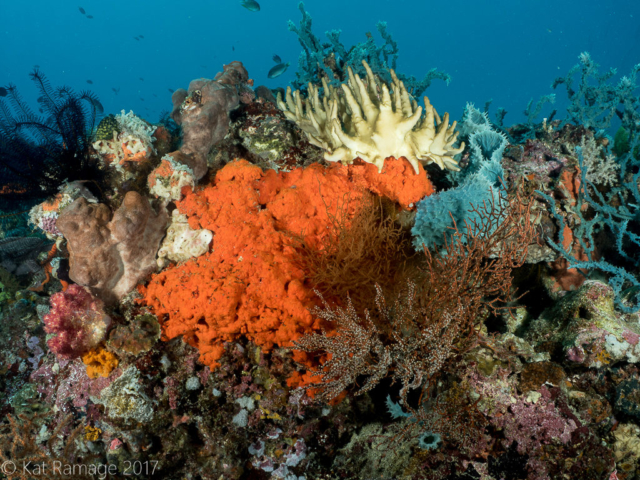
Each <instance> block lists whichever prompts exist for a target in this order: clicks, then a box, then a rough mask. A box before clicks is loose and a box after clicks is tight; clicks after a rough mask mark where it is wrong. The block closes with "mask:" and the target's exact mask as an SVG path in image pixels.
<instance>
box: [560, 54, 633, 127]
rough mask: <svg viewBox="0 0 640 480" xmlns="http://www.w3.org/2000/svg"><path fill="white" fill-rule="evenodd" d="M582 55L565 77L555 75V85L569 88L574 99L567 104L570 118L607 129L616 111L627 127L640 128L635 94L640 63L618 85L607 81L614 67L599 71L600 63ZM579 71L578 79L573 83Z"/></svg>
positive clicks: (586, 124) (614, 72) (577, 123)
mask: <svg viewBox="0 0 640 480" xmlns="http://www.w3.org/2000/svg"><path fill="white" fill-rule="evenodd" d="M579 59H580V63H578V64H577V65H575V66H574V67H573V68H571V70H569V73H568V74H567V76H566V77H559V78H556V80H555V81H554V82H553V85H552V87H553V88H557V87H558V85H564V86H565V87H566V89H567V95H568V96H569V101H570V102H571V103H570V105H569V107H568V108H567V113H568V117H567V120H568V121H570V122H573V123H575V124H576V125H584V126H585V127H592V128H596V129H606V128H609V127H610V126H611V120H612V119H613V118H614V115H616V116H618V117H619V118H620V121H621V122H622V126H623V127H624V128H625V129H626V130H628V131H630V132H632V133H633V132H638V131H640V97H638V96H635V95H634V94H633V92H634V91H635V90H636V89H637V88H638V86H637V84H636V76H637V74H638V72H639V71H640V64H637V65H636V66H634V67H633V68H632V69H631V72H630V73H629V75H627V76H624V77H622V78H621V79H620V81H619V82H618V84H617V85H611V84H609V83H608V82H609V80H610V79H611V77H613V76H614V75H615V74H616V73H617V70H616V69H615V68H610V69H609V70H607V71H606V72H605V73H603V74H600V73H599V72H598V67H599V65H598V64H597V63H595V62H594V61H593V60H592V59H591V55H589V53H588V52H583V53H581V54H580V56H579ZM576 74H578V83H577V84H576V85H574V76H575V75H576Z"/></svg>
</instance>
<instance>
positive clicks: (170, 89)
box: [167, 88, 175, 93]
mask: <svg viewBox="0 0 640 480" xmlns="http://www.w3.org/2000/svg"><path fill="white" fill-rule="evenodd" d="M167 90H169V93H173V92H174V91H175V90H173V89H172V88H167Z"/></svg>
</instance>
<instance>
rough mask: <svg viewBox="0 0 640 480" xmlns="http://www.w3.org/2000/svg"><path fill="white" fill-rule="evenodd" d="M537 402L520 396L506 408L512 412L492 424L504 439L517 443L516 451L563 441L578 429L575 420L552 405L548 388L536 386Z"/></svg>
mask: <svg viewBox="0 0 640 480" xmlns="http://www.w3.org/2000/svg"><path fill="white" fill-rule="evenodd" d="M540 393H541V395H540V397H539V398H538V399H537V401H535V403H534V401H533V400H529V399H523V398H520V399H518V401H516V403H514V404H513V405H511V406H510V407H509V410H510V412H511V414H512V415H502V416H500V417H496V418H494V419H493V423H494V424H495V425H496V426H498V427H501V428H503V429H504V435H505V437H506V439H507V442H513V441H515V442H517V443H518V452H519V453H520V454H522V455H524V454H529V453H530V452H532V451H535V450H537V449H539V448H540V447H541V446H542V445H544V444H550V443H555V442H560V443H563V444H567V443H569V442H570V440H571V433H572V432H573V431H574V430H576V429H577V428H578V425H576V422H575V421H574V420H573V419H571V418H566V417H565V416H563V415H562V414H561V412H560V411H559V410H558V409H557V408H556V405H555V404H554V402H553V400H552V399H551V398H550V397H551V395H550V394H549V391H548V389H547V388H546V387H545V386H543V387H542V388H541V389H540Z"/></svg>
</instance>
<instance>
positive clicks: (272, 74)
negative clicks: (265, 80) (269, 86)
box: [267, 63, 291, 78]
mask: <svg viewBox="0 0 640 480" xmlns="http://www.w3.org/2000/svg"><path fill="white" fill-rule="evenodd" d="M289 65H291V64H290V63H279V64H278V65H276V66H275V67H273V68H272V69H271V70H269V73H268V74H267V77H269V78H276V77H279V76H280V75H282V74H283V73H284V72H286V71H287V68H289Z"/></svg>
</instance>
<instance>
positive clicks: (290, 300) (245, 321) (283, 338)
mask: <svg viewBox="0 0 640 480" xmlns="http://www.w3.org/2000/svg"><path fill="white" fill-rule="evenodd" d="M389 165H390V168H389V171H390V172H391V173H389V174H384V173H383V174H378V173H377V172H375V167H374V166H373V165H366V166H365V168H361V167H359V166H349V167H345V166H342V165H332V166H330V167H323V166H321V165H318V164H314V165H311V166H309V167H307V168H298V169H295V170H293V171H292V172H281V173H276V172H275V171H273V170H267V171H263V170H262V169H260V168H259V167H257V166H255V165H251V164H249V163H248V162H246V161H244V160H243V161H238V162H233V163H230V164H228V165H227V166H225V167H224V168H223V169H222V170H220V171H219V172H218V174H217V175H216V178H215V182H214V184H213V185H210V186H207V187H205V188H203V189H199V190H197V191H196V192H187V193H186V196H185V198H184V199H183V200H181V201H179V202H177V207H178V209H179V210H180V212H181V213H183V214H186V215H187V217H188V221H189V225H190V226H191V228H193V229H202V228H205V229H208V230H210V231H212V232H213V234H214V239H213V246H212V249H211V252H209V253H206V254H204V255H202V256H200V257H197V258H195V259H191V260H188V261H187V262H185V263H184V264H180V265H176V266H172V267H169V268H167V269H165V270H163V271H162V272H161V273H159V274H157V275H154V276H153V277H152V279H151V281H150V282H149V284H148V285H147V286H146V287H140V291H141V293H142V294H143V296H144V302H145V303H146V304H147V305H148V306H149V307H151V309H152V310H153V313H155V314H156V315H157V316H158V318H159V319H160V321H161V323H162V327H163V335H164V338H165V339H167V338H174V337H177V336H180V335H183V336H184V338H185V340H186V341H187V342H188V343H189V344H190V345H192V346H195V347H197V348H198V349H199V350H200V354H201V358H200V359H201V361H202V362H203V363H204V364H206V365H209V366H211V367H215V366H217V365H218V360H219V359H220V357H221V356H222V354H223V353H224V346H223V344H224V342H228V341H234V340H236V339H239V338H240V337H241V336H244V337H246V338H248V339H249V340H251V341H253V342H254V343H256V344H257V345H260V346H261V347H262V348H264V349H265V350H269V349H271V348H272V347H273V346H274V345H279V346H288V345H291V341H292V340H295V339H297V338H298V337H299V336H300V335H301V334H302V333H305V332H309V331H311V330H313V329H315V328H317V325H316V324H317V320H315V319H314V318H313V316H312V315H311V313H309V310H308V309H309V307H311V306H313V305H314V303H315V302H316V296H315V294H314V292H313V291H312V290H311V288H308V287H307V286H306V285H305V278H306V275H305V272H304V271H303V270H302V269H300V268H298V267H296V262H295V261H294V259H293V258H292V255H295V250H294V248H293V247H291V246H289V244H290V243H291V242H290V238H291V234H294V235H303V236H304V238H305V240H306V241H307V242H308V243H309V244H310V245H314V246H316V248H317V247H319V246H321V245H322V244H323V241H324V240H325V239H326V237H327V235H328V231H329V229H328V227H329V225H330V224H331V222H332V219H334V218H335V217H336V215H337V214H338V213H339V212H340V211H342V210H344V211H345V212H346V215H347V216H348V218H351V217H353V215H354V214H355V213H356V212H357V211H358V209H359V208H361V206H362V197H363V193H364V190H363V187H365V186H367V185H369V188H370V189H375V188H376V187H377V188H380V186H381V185H384V184H385V182H384V181H383V180H382V179H383V178H384V177H385V176H386V175H400V176H401V177H403V178H404V177H407V178H408V179H410V180H407V181H406V182H404V181H403V180H402V179H399V180H397V181H395V182H393V181H391V182H387V188H388V189H389V190H391V188H390V186H391V185H396V186H397V187H400V188H403V187H404V186H405V185H406V186H407V190H409V189H411V191H412V192H413V196H414V197H413V198H412V199H411V198H408V197H407V198H406V199H405V201H409V200H410V201H411V202H416V201H417V200H418V199H419V198H421V197H423V196H424V195H427V194H430V193H432V192H433V187H432V186H431V183H430V182H429V180H428V178H427V175H426V174H425V173H424V171H423V170H421V172H422V174H421V175H414V174H413V172H412V170H411V168H410V166H409V164H408V163H407V162H406V160H389ZM420 168H422V167H420ZM368 170H373V172H368V173H371V177H374V179H375V178H377V179H378V182H377V183H376V182H367V179H366V177H367V176H366V175H365V173H367V171H368ZM419 179H421V182H422V183H421V184H420V185H418V184H417V183H416V184H415V185H414V184H413V183H412V182H416V181H417V180H419ZM185 190H186V189H185ZM297 263H299V262H297Z"/></svg>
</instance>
